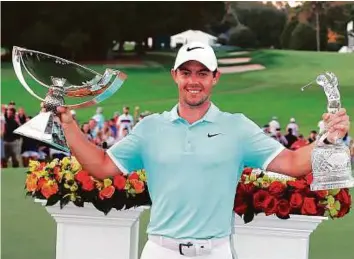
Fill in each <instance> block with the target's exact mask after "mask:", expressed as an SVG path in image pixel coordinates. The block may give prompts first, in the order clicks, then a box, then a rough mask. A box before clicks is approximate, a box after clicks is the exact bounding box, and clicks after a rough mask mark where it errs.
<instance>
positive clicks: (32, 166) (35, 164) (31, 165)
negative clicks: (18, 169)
mask: <svg viewBox="0 0 354 259" xmlns="http://www.w3.org/2000/svg"><path fill="white" fill-rule="evenodd" d="M28 166H29V170H30V171H31V172H33V171H35V170H37V168H39V166H40V163H39V162H38V161H36V160H30V161H29V164H28Z"/></svg>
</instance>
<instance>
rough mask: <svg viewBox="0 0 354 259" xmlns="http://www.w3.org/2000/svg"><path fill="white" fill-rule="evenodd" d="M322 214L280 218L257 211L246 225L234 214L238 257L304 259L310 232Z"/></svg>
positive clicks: (235, 244)
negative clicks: (318, 215)
mask: <svg viewBox="0 0 354 259" xmlns="http://www.w3.org/2000/svg"><path fill="white" fill-rule="evenodd" d="M323 220H327V218H326V217H317V216H302V215H291V217H290V219H287V220H282V219H279V218H277V217H276V216H265V215H264V214H258V215H257V216H255V217H254V219H253V221H251V222H250V223H248V224H245V223H244V222H243V219H241V218H240V217H239V216H238V215H235V224H234V233H235V234H234V235H233V242H234V247H235V250H236V253H237V256H238V259H308V254H309V253H308V251H309V241H310V239H309V238H310V234H311V233H312V231H314V230H315V229H316V228H317V226H318V225H319V224H320V223H321V222H322V221H323Z"/></svg>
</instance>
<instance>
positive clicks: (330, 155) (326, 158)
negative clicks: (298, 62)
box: [302, 72, 354, 191]
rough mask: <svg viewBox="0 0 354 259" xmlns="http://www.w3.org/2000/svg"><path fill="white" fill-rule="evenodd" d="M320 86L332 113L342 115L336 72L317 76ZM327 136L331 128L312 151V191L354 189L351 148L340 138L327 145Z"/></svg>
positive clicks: (321, 134) (320, 137)
mask: <svg viewBox="0 0 354 259" xmlns="http://www.w3.org/2000/svg"><path fill="white" fill-rule="evenodd" d="M316 83H317V84H318V85H319V86H321V87H322V88H323V90H324V92H325V94H326V96H327V101H328V102H327V111H328V113H332V114H334V113H336V112H338V111H339V109H340V108H341V101H340V93H339V86H338V78H337V77H336V76H335V75H334V74H333V73H332V72H326V73H324V74H321V75H319V76H317V78H316ZM310 84H311V83H310ZM310 84H308V85H310ZM308 85H306V86H304V87H303V88H302V90H303V89H304V88H305V87H307V86H308ZM327 134H328V130H327V129H325V130H324V131H322V132H320V134H319V136H318V138H317V140H316V142H315V147H314V149H313V151H312V156H311V161H312V174H313V182H312V184H311V186H310V188H311V190H312V191H317V190H330V189H338V188H351V187H353V186H354V178H353V176H352V169H351V162H350V151H349V147H348V146H347V145H345V143H344V142H343V140H342V139H336V141H335V143H333V144H325V143H324V140H325V139H326V137H327Z"/></svg>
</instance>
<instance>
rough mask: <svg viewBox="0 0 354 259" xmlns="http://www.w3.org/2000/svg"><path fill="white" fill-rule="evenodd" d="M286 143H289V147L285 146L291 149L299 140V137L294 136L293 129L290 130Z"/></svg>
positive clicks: (286, 136)
mask: <svg viewBox="0 0 354 259" xmlns="http://www.w3.org/2000/svg"><path fill="white" fill-rule="evenodd" d="M285 138H286V141H287V142H288V144H287V145H285V146H286V147H287V148H290V147H291V145H292V144H293V143H295V141H296V140H297V137H296V136H294V135H293V129H292V128H288V134H286V135H285Z"/></svg>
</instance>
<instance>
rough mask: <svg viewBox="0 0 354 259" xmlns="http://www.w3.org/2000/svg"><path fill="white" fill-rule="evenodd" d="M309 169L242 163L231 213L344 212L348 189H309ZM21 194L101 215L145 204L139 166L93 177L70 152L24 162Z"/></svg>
mask: <svg viewBox="0 0 354 259" xmlns="http://www.w3.org/2000/svg"><path fill="white" fill-rule="evenodd" d="M311 182H312V174H308V175H307V176H306V177H304V178H298V179H295V178H287V179H285V178H276V177H272V176H269V175H268V174H265V172H263V171H257V170H255V169H252V168H245V169H244V171H243V173H242V176H241V179H240V182H239V184H238V186H237V191H236V196H235V202H234V212H235V213H236V214H238V215H239V216H240V217H242V218H243V220H244V222H245V223H248V222H250V221H252V220H253V218H254V216H255V215H257V214H258V213H265V215H267V216H268V215H273V214H275V215H276V216H277V217H278V218H280V219H288V218H289V217H290V214H299V215H315V216H329V217H331V218H340V217H343V216H344V215H346V214H347V213H349V210H350V206H351V196H350V194H349V190H348V189H337V190H329V191H311V190H310V183H311ZM25 190H26V195H28V196H31V197H33V198H38V199H44V200H46V201H47V203H46V206H51V205H54V204H56V203H58V202H59V203H60V207H61V208H63V207H64V206H65V205H66V204H68V203H69V202H72V203H74V204H75V205H76V206H79V207H83V206H84V203H92V204H93V205H94V206H95V207H96V208H97V209H98V210H100V211H102V212H103V213H105V214H107V213H108V212H109V211H110V210H111V209H112V208H115V209H117V210H122V209H129V208H132V207H137V206H143V205H151V199H150V196H149V192H148V188H147V184H146V174H145V171H144V170H141V171H136V172H132V173H131V174H130V175H129V176H127V175H123V174H121V175H116V176H114V177H112V178H107V179H104V180H98V179H95V178H93V177H92V176H90V175H89V174H88V172H86V171H85V170H83V169H82V167H81V165H80V164H79V163H78V161H77V160H76V159H75V157H73V156H72V157H65V158H63V159H62V160H58V159H54V160H53V161H51V162H49V163H44V162H42V163H40V162H38V161H33V160H32V161H30V163H29V170H28V171H27V177H26V184H25Z"/></svg>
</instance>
